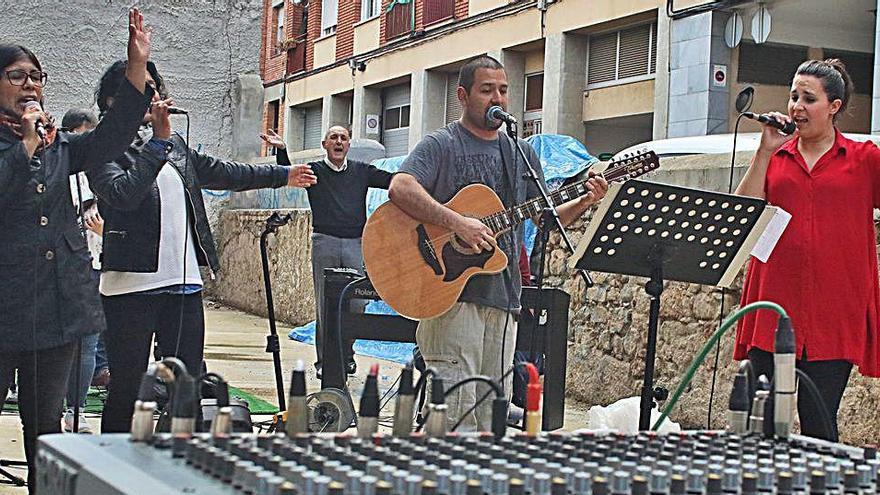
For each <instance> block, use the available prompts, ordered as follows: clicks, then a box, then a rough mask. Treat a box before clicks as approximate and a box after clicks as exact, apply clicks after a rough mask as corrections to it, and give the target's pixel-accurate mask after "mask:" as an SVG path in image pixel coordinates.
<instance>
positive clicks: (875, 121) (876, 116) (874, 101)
mask: <svg viewBox="0 0 880 495" xmlns="http://www.w3.org/2000/svg"><path fill="white" fill-rule="evenodd" d="M877 9H880V0H877ZM877 12H880V10H878V11H877ZM873 82H874V89H873V91H872V98H871V134H880V17H877V19H876V20H875V24H874V81H873Z"/></svg>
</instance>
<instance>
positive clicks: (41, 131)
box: [24, 100, 46, 141]
mask: <svg viewBox="0 0 880 495" xmlns="http://www.w3.org/2000/svg"><path fill="white" fill-rule="evenodd" d="M24 107H25V108H36V109H37V110H40V111H42V110H43V106H42V105H40V102H38V101H35V100H31V101H29V102H27V103H25V105H24ZM34 130H35V131H37V136H40V139H41V140H43V141H45V140H46V124H44V123H43V121H42V120H38V121H37V123H36V126H35V129H34Z"/></svg>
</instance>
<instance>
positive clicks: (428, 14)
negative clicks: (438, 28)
mask: <svg viewBox="0 0 880 495" xmlns="http://www.w3.org/2000/svg"><path fill="white" fill-rule="evenodd" d="M424 5H425V14H424V19H425V25H426V26H427V25H428V24H433V23H435V22H440V21H445V20H446V19H451V18H452V16H453V14H454V13H455V0H425V4H424Z"/></svg>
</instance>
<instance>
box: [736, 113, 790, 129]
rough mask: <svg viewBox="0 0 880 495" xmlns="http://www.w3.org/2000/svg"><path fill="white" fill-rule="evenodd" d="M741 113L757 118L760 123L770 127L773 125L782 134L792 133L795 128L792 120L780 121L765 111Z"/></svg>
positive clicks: (746, 116) (750, 117)
mask: <svg viewBox="0 0 880 495" xmlns="http://www.w3.org/2000/svg"><path fill="white" fill-rule="evenodd" d="M742 115H743V117H745V118H747V119H752V120H757V121H758V122H761V123H762V124H767V125H769V126H770V127H775V128H777V129H779V130H780V131H781V132H782V133H783V134H794V131H796V130H797V125H796V124H795V123H794V122H792V121H788V122H780V121H778V120H776V119H775V118H773V117H771V116H769V115H767V114H766V113H762V114H757V113H752V112H743V114H742Z"/></svg>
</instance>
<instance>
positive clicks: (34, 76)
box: [6, 69, 49, 87]
mask: <svg viewBox="0 0 880 495" xmlns="http://www.w3.org/2000/svg"><path fill="white" fill-rule="evenodd" d="M6 78H7V79H9V84H12V85H14V86H24V83H25V81H27V80H28V79H30V80H31V84H33V85H34V86H39V87H42V86H45V85H46V80H47V79H48V78H49V74H46V73H45V72H43V71H41V70H32V71H30V72H25V71H23V70H21V69H16V70H8V71H6Z"/></svg>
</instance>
